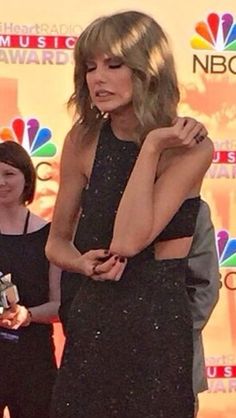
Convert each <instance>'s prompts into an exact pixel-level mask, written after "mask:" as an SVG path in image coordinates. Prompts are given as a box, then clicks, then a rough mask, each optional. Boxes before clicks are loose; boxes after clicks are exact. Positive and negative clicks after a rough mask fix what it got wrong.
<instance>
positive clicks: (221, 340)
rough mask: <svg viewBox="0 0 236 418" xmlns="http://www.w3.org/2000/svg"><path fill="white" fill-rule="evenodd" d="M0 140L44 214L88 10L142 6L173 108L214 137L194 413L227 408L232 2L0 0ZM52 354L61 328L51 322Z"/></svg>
mask: <svg viewBox="0 0 236 418" xmlns="http://www.w3.org/2000/svg"><path fill="white" fill-rule="evenodd" d="M0 6H1V7H0V10H1V16H0V141H7V140H14V141H17V142H20V143H21V144H22V145H23V146H24V147H25V148H26V149H27V151H28V152H29V154H30V155H31V156H32V159H33V162H34V164H35V167H36V170H37V194H36V199H35V202H34V203H33V205H32V210H34V211H35V212H36V213H38V214H40V215H42V216H44V217H45V218H47V219H51V216H52V210H53V205H54V201H55V197H56V193H57V189H58V180H59V162H60V153H61V149H62V144H63V139H64V136H65V134H66V132H67V130H68V129H69V128H70V126H71V123H72V117H73V115H71V114H69V113H68V111H67V108H66V102H67V100H68V98H69V96H70V94H71V92H72V88H73V82H72V79H73V47H74V43H75V40H76V39H77V37H78V36H79V35H80V32H81V31H82V29H83V28H84V27H85V26H86V25H87V24H88V23H89V22H90V21H91V20H93V19H94V18H96V17H98V16H100V15H103V14H108V13H113V12H116V11H121V10H128V9H133V10H140V11H144V12H146V13H149V14H151V15H152V16H153V17H154V18H155V19H156V20H157V21H158V22H159V23H160V24H161V25H162V26H163V27H164V29H165V30H166V32H167V34H168V35H169V38H170V42H171V44H172V48H173V50H174V54H175V57H176V65H177V71H178V76H179V82H180V87H181V105H180V108H179V110H180V114H181V115H191V116H194V117H196V118H198V119H199V120H200V121H202V122H203V123H204V124H205V125H206V126H207V129H208V130H209V134H210V136H211V138H212V139H213V140H214V143H215V156H214V161H213V163H212V165H211V167H210V169H209V170H208V173H207V175H206V178H205V181H204V186H203V193H202V196H203V198H204V199H206V200H207V202H208V203H209V204H210V207H211V210H212V218H213V221H214V224H215V228H216V239H217V247H218V254H219V262H220V267H221V274H222V288H221V292H220V301H219V303H218V305H217V307H216V309H215V311H214V313H213V315H212V317H211V319H210V321H209V323H208V325H207V327H206V329H205V331H204V342H205V356H206V365H207V374H208V379H209V380H208V381H209V390H208V392H205V393H204V394H202V395H201V397H200V405H201V411H200V414H199V418H235V416H236V217H235V213H236V180H235V179H236V5H235V1H234V0H225V1H222V0H217V1H216V0H215V1H212V0H198V1H193V0H189V1H188V2H186V1H184V0H179V1H178V2H176V1H174V0H165V1H164V2H160V1H153V0H146V1H145V2H144V1H143V0H136V1H133V0H111V1H109V2H108V1H103V2H99V1H96V0H93V1H89V0H88V1H87V2H84V1H82V0H67V1H66V2H63V1H61V2H59V1H56V0H51V1H50V2H48V1H47V0H41V1H40V2H38V3H37V2H32V1H30V0H21V2H19V1H18V0H11V1H9V2H7V3H6V2H3V0H0ZM55 339H56V343H57V357H58V359H59V358H60V354H61V350H62V346H63V337H62V333H61V330H60V327H59V326H58V327H56V329H55Z"/></svg>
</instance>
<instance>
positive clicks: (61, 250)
mask: <svg viewBox="0 0 236 418" xmlns="http://www.w3.org/2000/svg"><path fill="white" fill-rule="evenodd" d="M79 134H80V132H78V129H77V128H72V130H71V131H70V132H69V134H68V135H67V137H66V139H65V143H64V146H63V151H62V157H61V165H60V185H59V191H58V195H57V199H56V204H55V209H54V214H53V220H52V224H51V229H50V233H49V238H48V241H47V244H46V255H47V257H48V259H49V260H50V262H51V263H53V264H55V265H56V266H58V267H60V268H61V269H62V270H67V271H72V272H76V273H82V274H84V275H86V276H90V277H91V278H94V279H98V280H99V279H100V278H99V277H97V276H96V275H95V276H93V273H94V270H95V267H96V266H98V265H99V264H102V260H103V258H104V257H106V256H107V254H108V250H106V249H98V250H93V249H91V250H90V251H88V252H86V253H85V254H83V255H81V253H80V252H79V251H78V249H77V248H76V247H75V246H74V243H73V240H74V234H75V229H76V227H77V220H78V216H79V212H80V209H81V205H80V203H81V194H82V190H83V188H84V187H85V185H86V184H87V177H86V175H85V174H84V173H85V172H86V171H85V167H84V166H83V164H86V161H87V158H85V148H86V147H85V146H83V147H82V146H81V145H80V143H79V140H78V138H75V136H79ZM114 262H115V260H114V259H113V257H111V259H110V261H109V263H108V264H109V266H110V265H113V264H114Z"/></svg>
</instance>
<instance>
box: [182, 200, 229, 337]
mask: <svg viewBox="0 0 236 418" xmlns="http://www.w3.org/2000/svg"><path fill="white" fill-rule="evenodd" d="M186 284H187V291H188V295H189V302H190V308H191V312H192V317H193V329H194V330H199V331H200V330H202V329H203V328H204V326H205V325H206V323H207V321H208V319H209V317H210V315H211V313H212V311H213V309H214V307H215V305H216V303H217V301H218V298H219V289H220V287H221V282H220V273H219V264H218V256H217V250H216V242H215V230H214V226H213V224H212V221H211V214H210V209H209V206H208V205H207V203H206V202H204V201H201V204H200V210H199V214H198V218H197V224H196V229H195V233H194V236H193V243H192V247H191V250H190V254H189V261H188V272H187V279H186Z"/></svg>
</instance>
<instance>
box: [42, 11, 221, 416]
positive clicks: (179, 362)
mask: <svg viewBox="0 0 236 418" xmlns="http://www.w3.org/2000/svg"><path fill="white" fill-rule="evenodd" d="M74 85H75V89H74V94H73V95H72V98H71V101H70V103H72V104H74V105H75V107H76V111H77V114H78V118H79V119H78V121H77V123H75V125H74V127H73V128H72V130H71V131H70V132H69V134H68V135H67V137H66V140H65V144H64V149H63V154H62V160H61V180H60V187H59V193H58V197H57V201H56V206H55V211H54V216H53V221H52V227H51V230H50V235H49V240H48V243H47V246H46V253H47V256H48V257H49V259H50V261H51V262H53V263H55V264H57V265H58V266H59V267H61V268H62V269H63V270H67V271H69V272H71V274H72V273H73V274H77V280H78V283H79V285H78V286H79V288H78V291H77V292H76V294H75V297H74V299H73V302H72V305H71V307H70V310H69V316H68V323H67V330H66V344H65V350H64V354H63V360H62V365H61V368H60V371H59V376H58V379H57V382H56V385H55V389H54V392H53V398H52V409H51V415H50V416H51V418H73V417H77V416H78V417H83V418H93V417H96V418H111V417H117V418H134V417H135V418H143V417H145V418H154V417H155V418H192V417H193V416H194V394H193V387H192V365H193V335H192V317H191V312H190V308H189V302H188V296H187V291H186V272H187V263H188V254H189V251H190V247H191V244H192V239H193V235H194V230H195V225H196V220H197V215H198V212H199V207H200V191H201V184H202V180H203V177H204V174H205V172H206V171H207V169H208V167H209V166H210V164H211V161H212V155H213V145H212V142H211V140H210V139H209V138H208V137H207V132H206V129H205V128H204V127H203V125H202V124H201V123H199V122H198V121H196V120H194V119H192V118H189V117H179V116H178V113H177V105H178V101H179V90H178V83H177V77H176V72H175V67H174V60H173V56H172V53H171V51H170V48H169V45H168V41H167V37H166V35H165V34H164V32H163V30H162V28H161V27H160V25H159V24H158V23H157V22H156V21H155V20H154V19H152V18H151V17H150V16H148V15H146V14H144V13H141V12H136V11H129V12H122V13H117V14H114V15H111V16H105V17H101V18H98V19H97V20H95V21H94V22H92V23H91V24H90V25H89V26H88V27H87V28H86V29H85V30H84V31H83V32H82V34H81V35H80V37H79V39H78V41H77V44H76V46H75V72H74ZM81 209H82V212H81ZM79 213H81V214H80V218H79V223H78V222H77V221H78V214H79ZM77 226H78V227H77ZM76 229H77V230H76ZM75 231H76V235H75ZM68 280H70V276H68Z"/></svg>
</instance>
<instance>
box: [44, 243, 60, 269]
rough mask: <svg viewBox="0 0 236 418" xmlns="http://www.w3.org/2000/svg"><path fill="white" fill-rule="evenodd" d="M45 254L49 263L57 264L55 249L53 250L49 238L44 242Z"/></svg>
mask: <svg viewBox="0 0 236 418" xmlns="http://www.w3.org/2000/svg"><path fill="white" fill-rule="evenodd" d="M45 254H46V257H47V259H48V260H49V261H50V263H53V264H55V265H58V257H57V256H56V254H57V251H55V248H54V245H53V243H52V242H51V240H50V239H49V240H48V241H47V243H46V246H45Z"/></svg>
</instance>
